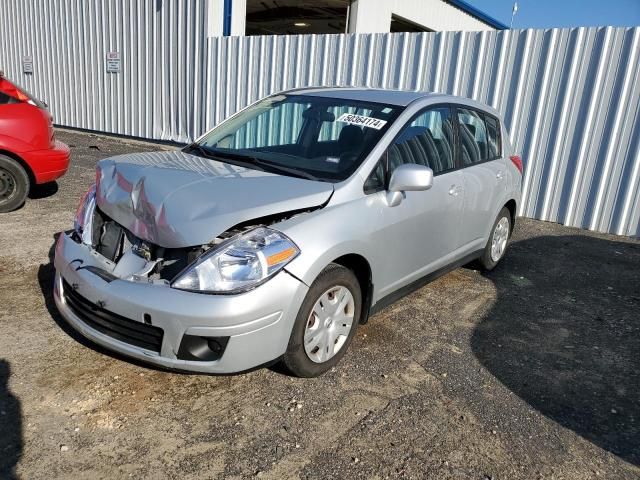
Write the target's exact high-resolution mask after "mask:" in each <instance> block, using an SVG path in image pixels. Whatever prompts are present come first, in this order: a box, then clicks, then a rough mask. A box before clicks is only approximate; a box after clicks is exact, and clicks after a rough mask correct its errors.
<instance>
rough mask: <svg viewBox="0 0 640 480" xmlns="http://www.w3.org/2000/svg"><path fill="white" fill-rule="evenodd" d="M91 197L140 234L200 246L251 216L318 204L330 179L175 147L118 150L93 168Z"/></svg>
mask: <svg viewBox="0 0 640 480" xmlns="http://www.w3.org/2000/svg"><path fill="white" fill-rule="evenodd" d="M96 179H97V203H98V206H99V207H100V209H101V210H102V211H103V212H104V213H106V214H107V215H108V216H109V217H111V218H112V219H113V220H115V221H116V222H117V223H119V224H120V225H122V226H123V227H125V228H127V229H128V230H129V231H131V232H132V233H133V234H134V235H136V236H137V237H139V238H142V239H145V240H147V241H149V242H151V243H154V244H156V245H159V246H162V247H167V248H180V247H188V246H195V245H203V244H206V243H208V242H210V241H211V240H213V239H214V238H215V237H216V236H218V235H220V234H221V233H222V232H224V231H225V230H228V229H229V228H231V227H233V226H234V225H237V224H239V223H242V222H245V221H248V220H252V219H254V218H259V217H264V216H267V215H273V214H277V213H281V212H286V211H292V210H299V209H305V208H312V207H316V206H319V205H321V204H323V203H325V202H326V201H327V200H328V199H329V197H330V196H331V193H332V192H333V186H332V185H331V184H330V183H325V182H316V181H312V180H306V179H301V178H294V177H288V176H283V175H276V174H273V173H268V172H262V171H259V170H253V169H250V168H245V167H239V166H235V165H230V164H228V163H223V162H218V161H215V160H210V159H206V158H201V157H197V156H195V155H190V154H187V153H184V152H180V151H171V152H150V153H135V154H129V155H120V156H117V157H111V158H107V159H104V160H102V161H100V162H99V163H98V167H97V176H96Z"/></svg>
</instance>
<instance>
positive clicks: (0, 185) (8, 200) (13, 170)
mask: <svg viewBox="0 0 640 480" xmlns="http://www.w3.org/2000/svg"><path fill="white" fill-rule="evenodd" d="M29 187H30V182H29V175H28V174H27V172H26V171H25V170H24V168H22V166H21V165H20V164H19V163H18V162H16V161H15V160H14V159H13V158H9V157H7V156H5V155H0V213H6V212H11V211H13V210H16V209H17V208H20V207H21V206H22V204H24V202H25V200H26V199H27V195H29Z"/></svg>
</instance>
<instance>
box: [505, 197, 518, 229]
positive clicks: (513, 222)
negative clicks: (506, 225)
mask: <svg viewBox="0 0 640 480" xmlns="http://www.w3.org/2000/svg"><path fill="white" fill-rule="evenodd" d="M504 208H506V209H507V210H509V213H510V214H511V232H513V228H514V227H515V225H516V212H517V204H516V201H515V200H514V199H513V198H512V199H511V200H509V201H508V202H507V203H505V204H504Z"/></svg>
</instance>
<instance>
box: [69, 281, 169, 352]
mask: <svg viewBox="0 0 640 480" xmlns="http://www.w3.org/2000/svg"><path fill="white" fill-rule="evenodd" d="M63 288H64V298H65V301H66V302H67V305H68V306H69V308H70V309H71V310H72V311H73V313H75V314H76V316H77V317H78V318H80V319H81V320H82V321H83V322H84V323H86V324H87V325H89V326H90V327H91V328H93V329H94V330H97V331H99V332H101V333H104V334H105V335H108V336H110V337H111V338H115V339H116V340H120V341H121V342H125V343H129V344H131V345H135V346H136V347H140V348H144V349H146V350H151V351H153V352H158V353H160V348H161V347H162V337H163V335H164V332H163V330H162V329H161V328H159V327H154V326H153V325H146V324H144V323H140V322H136V321H135V320H131V319H129V318H126V317H123V316H121V315H118V314H116V313H113V312H110V311H108V310H105V309H104V308H102V307H99V306H98V305H96V304H94V303H92V302H90V301H89V300H87V299H86V298H84V297H83V296H82V295H80V294H79V293H78V292H76V291H75V290H74V289H73V288H72V287H71V285H69V284H68V283H67V282H66V281H63Z"/></svg>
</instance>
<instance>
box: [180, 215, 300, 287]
mask: <svg viewBox="0 0 640 480" xmlns="http://www.w3.org/2000/svg"><path fill="white" fill-rule="evenodd" d="M299 253H300V250H299V249H298V247H297V246H296V244H295V243H293V242H292V241H291V240H290V239H289V238H288V237H287V236H286V235H284V234H283V233H280V232H278V231H276V230H273V229H271V228H266V227H258V228H255V229H253V230H250V231H248V232H245V233H243V234H241V235H237V236H235V237H233V238H232V239H230V240H229V241H228V242H225V243H223V244H221V245H217V246H215V247H213V248H212V249H211V250H209V251H207V252H206V253H204V254H203V255H202V256H201V257H200V258H198V260H196V262H195V263H193V264H192V265H190V266H189V267H188V268H187V270H185V271H184V272H183V273H181V274H180V275H179V276H178V278H177V279H176V280H175V281H174V282H173V283H172V284H171V286H172V287H173V288H178V289H180V290H190V291H197V292H206V293H239V292H241V291H245V290H248V289H250V288H253V287H255V286H257V285H259V284H260V283H262V282H264V281H266V280H267V279H269V278H271V277H272V276H273V275H275V274H276V273H277V272H278V271H280V270H281V269H282V268H283V267H284V266H285V265H286V264H287V263H289V262H290V261H291V260H293V259H294V258H295V257H297V256H298V254H299Z"/></svg>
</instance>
